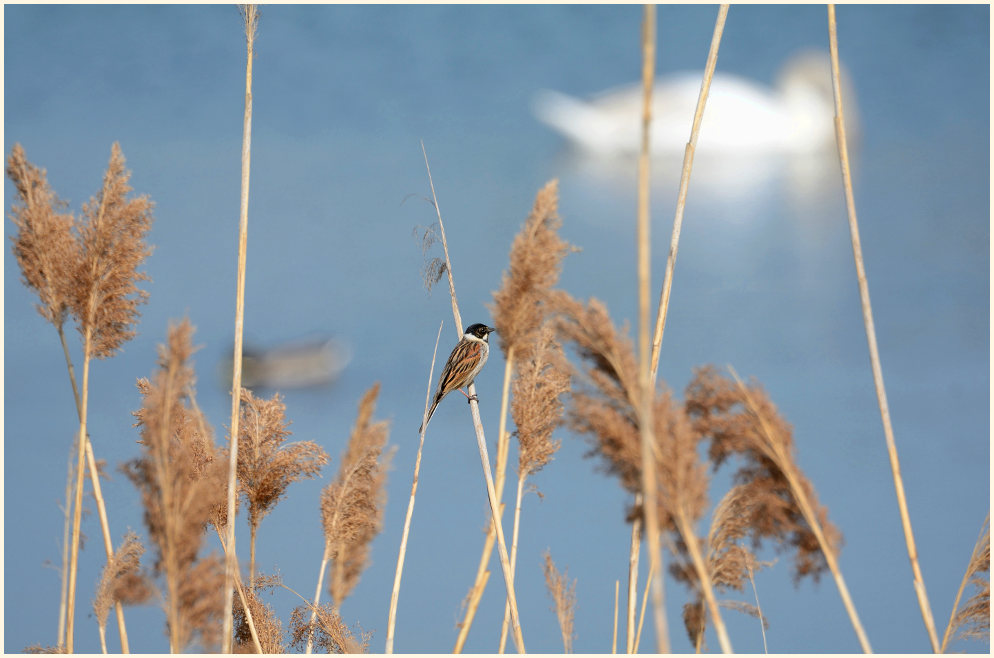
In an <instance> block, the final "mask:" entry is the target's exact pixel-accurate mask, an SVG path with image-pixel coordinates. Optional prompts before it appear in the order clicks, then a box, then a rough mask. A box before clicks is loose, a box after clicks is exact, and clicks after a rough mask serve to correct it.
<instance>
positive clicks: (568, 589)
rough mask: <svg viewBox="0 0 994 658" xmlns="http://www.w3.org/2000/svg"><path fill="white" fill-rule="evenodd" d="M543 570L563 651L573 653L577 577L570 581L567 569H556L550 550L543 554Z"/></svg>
mask: <svg viewBox="0 0 994 658" xmlns="http://www.w3.org/2000/svg"><path fill="white" fill-rule="evenodd" d="M542 558H543V559H544V562H543V563H542V571H543V572H544V573H545V587H546V589H548V590H549V596H551V597H552V602H553V606H552V610H553V612H555V613H556V619H558V620H559V631H560V633H562V636H563V651H564V652H565V653H573V638H575V637H576V633H575V632H574V631H573V616H574V613H575V612H576V579H575V578H574V579H573V582H572V583H571V582H569V573H568V570H567V569H563V571H562V572H560V571H559V570H558V569H556V564H555V562H553V561H552V555H551V554H550V553H549V551H548V550H546V551H545V554H544V555H543V556H542Z"/></svg>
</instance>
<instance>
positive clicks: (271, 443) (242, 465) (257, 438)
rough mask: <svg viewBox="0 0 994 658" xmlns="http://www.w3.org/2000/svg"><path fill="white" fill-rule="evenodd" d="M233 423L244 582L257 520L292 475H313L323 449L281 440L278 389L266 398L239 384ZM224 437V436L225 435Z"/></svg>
mask: <svg viewBox="0 0 994 658" xmlns="http://www.w3.org/2000/svg"><path fill="white" fill-rule="evenodd" d="M241 403H242V404H241V418H240V420H239V423H238V470H237V473H238V489H239V493H240V494H241V496H242V497H243V498H244V499H245V502H246V505H247V506H248V522H249V533H250V544H249V546H250V549H249V551H250V552H249V555H250V557H249V585H250V587H251V586H252V583H253V581H254V579H255V540H256V534H257V532H258V530H259V524H260V523H261V522H262V519H263V517H265V516H266V514H268V513H269V512H270V511H271V510H272V509H273V507H275V506H276V503H278V502H279V501H280V499H281V498H283V496H284V495H285V494H286V490H287V487H289V486H290V484H291V483H293V482H296V481H298V480H304V479H310V478H314V477H317V475H318V473H320V472H321V467H322V466H324V465H325V464H327V463H328V454H327V453H326V452H325V451H324V450H322V449H321V446H319V445H318V444H316V443H314V442H313V441H298V442H295V443H286V438H287V437H288V436H290V430H289V429H287V428H288V427H289V425H290V421H288V420H287V419H286V404H284V402H283V398H282V397H280V395H279V394H278V393H276V394H274V395H273V397H272V398H270V399H269V400H263V399H260V398H257V397H255V396H254V395H253V394H252V391H250V390H248V389H245V388H243V389H242V396H241ZM229 441H230V437H229Z"/></svg>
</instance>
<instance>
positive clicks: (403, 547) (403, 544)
mask: <svg viewBox="0 0 994 658" xmlns="http://www.w3.org/2000/svg"><path fill="white" fill-rule="evenodd" d="M443 324H445V323H444V322H440V323H439V324H438V335H437V336H435V351H434V352H432V354H431V367H430V368H428V389H427V392H426V393H425V408H424V412H423V414H422V417H421V432H420V434H421V436H420V441H419V443H418V456H417V458H415V460H414V479H413V481H412V482H411V497H410V499H409V500H408V502H407V515H406V516H405V517H404V531H403V532H402V533H401V536H400V550H399V551H398V552H397V570H396V571H395V572H394V577H393V591H392V592H391V593H390V613H389V614H388V616H387V644H386V648H385V649H384V653H393V637H394V627H395V626H396V623H397V600H398V598H399V597H400V578H401V576H402V575H403V573H404V558H405V556H406V555H407V536H408V534H410V531H411V517H412V516H413V515H414V496H415V494H417V492H418V475H419V474H420V472H421V453H422V451H423V450H424V447H425V430H426V429H427V428H426V427H425V426H426V425H427V424H428V405H429V404H431V393H432V381H433V380H434V375H435V358H436V357H437V356H438V341H439V339H440V338H441V337H442V325H443ZM318 591H321V583H320V582H319V583H318ZM315 600H316V598H315ZM310 646H311V645H310V642H308V645H307V648H308V651H307V653H310Z"/></svg>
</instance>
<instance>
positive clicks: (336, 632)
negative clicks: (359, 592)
mask: <svg viewBox="0 0 994 658" xmlns="http://www.w3.org/2000/svg"><path fill="white" fill-rule="evenodd" d="M308 611H310V613H311V614H310V621H308V619H307V613H308ZM369 639H370V636H369V633H365V632H363V631H362V630H359V637H358V638H356V636H355V634H354V633H353V632H352V631H351V630H349V627H348V626H346V625H345V622H344V621H342V618H341V616H340V615H339V614H338V611H337V610H335V608H334V606H332V605H331V604H329V603H326V604H324V605H321V606H312V605H310V604H307V605H302V606H298V607H296V608H294V609H293V612H292V613H291V614H290V643H291V645H292V646H293V647H294V648H295V649H297V650H300V649H301V648H302V647H304V646H305V645H306V646H307V647H311V646H317V648H318V649H319V650H321V651H323V652H325V653H367V652H368V650H369Z"/></svg>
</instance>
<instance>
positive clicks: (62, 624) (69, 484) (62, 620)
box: [58, 448, 74, 647]
mask: <svg viewBox="0 0 994 658" xmlns="http://www.w3.org/2000/svg"><path fill="white" fill-rule="evenodd" d="M73 452H74V449H73V448H70V450H69V461H68V463H67V464H66V471H67V473H66V509H65V517H66V521H65V527H64V529H63V531H62V590H61V592H60V599H59V601H60V603H59V635H58V638H59V640H58V646H60V647H64V646H65V641H66V607H67V606H66V600H67V597H68V596H69V532H70V530H71V528H72V492H73V489H74V487H73V479H72V458H73Z"/></svg>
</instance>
